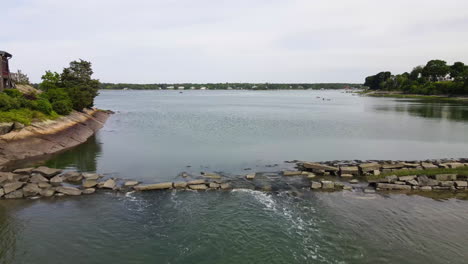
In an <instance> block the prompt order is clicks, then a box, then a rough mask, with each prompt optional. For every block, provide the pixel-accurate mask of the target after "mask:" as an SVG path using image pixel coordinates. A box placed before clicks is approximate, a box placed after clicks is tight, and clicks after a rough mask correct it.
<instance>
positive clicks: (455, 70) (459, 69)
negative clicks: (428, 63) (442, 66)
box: [450, 61, 467, 78]
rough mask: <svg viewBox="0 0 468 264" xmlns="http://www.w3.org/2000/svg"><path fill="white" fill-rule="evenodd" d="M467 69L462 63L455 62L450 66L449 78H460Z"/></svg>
mask: <svg viewBox="0 0 468 264" xmlns="http://www.w3.org/2000/svg"><path fill="white" fill-rule="evenodd" d="M466 68H467V67H466V66H465V64H464V63H463V62H459V61H458V62H455V63H454V64H453V65H452V66H450V77H452V78H457V77H458V76H460V75H461V74H462V73H463V72H464V71H465V69H466Z"/></svg>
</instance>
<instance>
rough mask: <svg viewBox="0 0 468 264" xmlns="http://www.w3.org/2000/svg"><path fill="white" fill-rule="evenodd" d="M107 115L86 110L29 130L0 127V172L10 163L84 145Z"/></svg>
mask: <svg viewBox="0 0 468 264" xmlns="http://www.w3.org/2000/svg"><path fill="white" fill-rule="evenodd" d="M110 114H111V112H110V111H102V110H97V109H85V110H84V111H83V112H76V111H74V112H72V113H71V114H70V115H68V116H63V117H60V118H58V119H56V120H46V121H41V122H33V123H32V124H31V125H29V126H23V125H21V124H19V123H0V169H1V168H2V167H3V166H5V165H6V164H8V163H9V162H12V161H16V160H21V159H25V158H32V157H37V156H41V155H45V154H51V153H55V152H58V151H61V150H64V149H67V148H71V147H74V146H76V145H78V144H81V143H83V142H85V141H86V140H87V139H88V138H89V137H91V136H92V135H93V134H94V133H95V132H96V131H97V130H99V129H100V128H102V126H103V125H104V122H105V121H106V120H107V118H108V117H109V115H110Z"/></svg>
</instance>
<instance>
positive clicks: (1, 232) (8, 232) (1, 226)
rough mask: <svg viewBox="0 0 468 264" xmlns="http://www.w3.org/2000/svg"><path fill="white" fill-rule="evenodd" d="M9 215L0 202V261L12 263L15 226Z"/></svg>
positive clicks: (14, 249)
mask: <svg viewBox="0 0 468 264" xmlns="http://www.w3.org/2000/svg"><path fill="white" fill-rule="evenodd" d="M14 223H15V221H13V219H12V217H11V215H10V214H9V213H8V212H7V210H6V209H5V208H4V207H3V206H1V204H0V263H5V264H6V263H13V260H14V257H15V255H16V237H17V235H18V234H16V228H15V226H14Z"/></svg>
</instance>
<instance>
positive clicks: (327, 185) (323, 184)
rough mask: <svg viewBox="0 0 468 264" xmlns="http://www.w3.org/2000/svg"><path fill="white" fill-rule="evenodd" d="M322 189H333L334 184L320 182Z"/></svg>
mask: <svg viewBox="0 0 468 264" xmlns="http://www.w3.org/2000/svg"><path fill="white" fill-rule="evenodd" d="M321 183H322V189H334V188H335V183H334V182H332V181H321Z"/></svg>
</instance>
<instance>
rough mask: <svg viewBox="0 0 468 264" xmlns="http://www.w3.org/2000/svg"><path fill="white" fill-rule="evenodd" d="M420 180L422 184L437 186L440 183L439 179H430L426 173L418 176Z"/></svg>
mask: <svg viewBox="0 0 468 264" xmlns="http://www.w3.org/2000/svg"><path fill="white" fill-rule="evenodd" d="M418 182H419V185H420V186H437V185H439V181H437V180H434V179H430V178H429V177H427V176H426V175H420V176H418Z"/></svg>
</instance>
